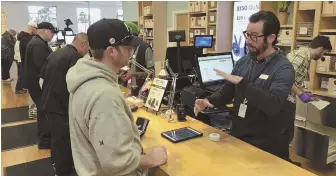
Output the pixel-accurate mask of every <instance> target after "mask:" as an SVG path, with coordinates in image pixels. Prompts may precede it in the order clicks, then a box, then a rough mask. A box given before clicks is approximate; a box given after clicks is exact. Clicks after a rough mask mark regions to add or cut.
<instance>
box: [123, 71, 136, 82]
mask: <svg viewBox="0 0 336 176" xmlns="http://www.w3.org/2000/svg"><path fill="white" fill-rule="evenodd" d="M135 76H136V74H135V73H134V72H131V71H129V72H128V73H127V74H125V75H121V76H120V78H121V79H122V80H123V81H128V80H130V79H131V78H133V77H135Z"/></svg>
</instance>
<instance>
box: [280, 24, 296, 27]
mask: <svg viewBox="0 0 336 176" xmlns="http://www.w3.org/2000/svg"><path fill="white" fill-rule="evenodd" d="M280 28H293V25H291V24H285V25H281V26H280Z"/></svg>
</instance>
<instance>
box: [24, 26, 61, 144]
mask: <svg viewBox="0 0 336 176" xmlns="http://www.w3.org/2000/svg"><path fill="white" fill-rule="evenodd" d="M55 33H56V30H55V28H54V26H53V25H52V24H51V23H48V22H41V23H40V24H38V26H37V35H36V36H35V37H34V38H33V39H31V40H30V42H29V43H28V45H27V48H26V54H25V59H26V61H25V63H24V76H25V78H24V82H25V85H27V88H28V91H29V95H30V96H31V98H32V100H33V101H34V103H35V104H36V108H37V123H38V136H39V140H40V141H39V144H38V147H39V149H50V129H49V125H48V123H49V122H48V120H47V117H46V116H45V114H44V112H42V111H40V99H41V95H42V89H41V87H40V82H39V81H40V76H39V75H40V72H41V70H42V68H43V66H44V63H45V62H46V60H47V57H48V56H49V54H50V53H51V52H52V50H51V48H50V47H49V46H48V42H49V41H51V40H52V38H53V36H54V34H55Z"/></svg>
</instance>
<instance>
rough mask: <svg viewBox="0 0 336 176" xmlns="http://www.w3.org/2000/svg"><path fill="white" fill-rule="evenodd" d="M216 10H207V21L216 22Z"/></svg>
mask: <svg viewBox="0 0 336 176" xmlns="http://www.w3.org/2000/svg"><path fill="white" fill-rule="evenodd" d="M216 21H217V12H209V23H216Z"/></svg>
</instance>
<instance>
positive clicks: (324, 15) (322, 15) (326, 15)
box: [321, 14, 336, 17]
mask: <svg viewBox="0 0 336 176" xmlns="http://www.w3.org/2000/svg"><path fill="white" fill-rule="evenodd" d="M321 17H336V14H321Z"/></svg>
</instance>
